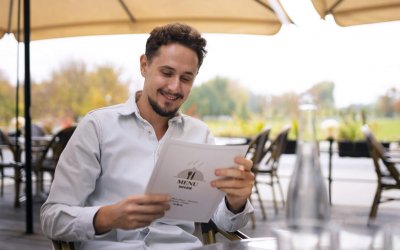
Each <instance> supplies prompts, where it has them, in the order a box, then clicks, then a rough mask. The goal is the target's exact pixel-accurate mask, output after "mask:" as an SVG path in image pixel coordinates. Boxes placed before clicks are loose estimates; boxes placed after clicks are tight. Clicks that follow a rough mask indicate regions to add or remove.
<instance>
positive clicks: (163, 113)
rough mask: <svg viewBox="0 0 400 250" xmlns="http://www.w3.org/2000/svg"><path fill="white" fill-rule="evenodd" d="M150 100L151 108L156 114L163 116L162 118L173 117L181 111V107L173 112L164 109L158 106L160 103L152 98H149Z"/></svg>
mask: <svg viewBox="0 0 400 250" xmlns="http://www.w3.org/2000/svg"><path fill="white" fill-rule="evenodd" d="M148 100H149V103H150V106H151V108H152V109H153V110H154V112H156V114H158V115H159V116H162V117H173V116H175V114H176V113H177V112H178V110H179V107H177V108H175V109H173V110H167V109H163V108H162V107H160V105H158V103H157V102H156V101H154V100H153V99H151V98H150V96H149V97H148Z"/></svg>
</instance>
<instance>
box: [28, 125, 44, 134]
mask: <svg viewBox="0 0 400 250" xmlns="http://www.w3.org/2000/svg"><path fill="white" fill-rule="evenodd" d="M31 135H32V136H44V135H45V132H44V130H43V129H42V128H41V127H40V126H39V125H37V124H32V125H31Z"/></svg>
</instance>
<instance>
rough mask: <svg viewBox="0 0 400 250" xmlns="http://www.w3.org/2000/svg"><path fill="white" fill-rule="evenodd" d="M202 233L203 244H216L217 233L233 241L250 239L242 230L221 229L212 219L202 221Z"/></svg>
mask: <svg viewBox="0 0 400 250" xmlns="http://www.w3.org/2000/svg"><path fill="white" fill-rule="evenodd" d="M200 226H201V233H202V236H203V244H204V245H208V244H214V243H216V242H217V238H216V235H217V234H220V235H222V236H223V237H224V238H226V239H228V240H230V241H233V240H243V239H249V236H247V235H246V234H244V233H242V232H241V231H234V232H227V231H225V230H222V229H220V228H219V227H218V226H217V225H216V224H215V223H214V222H213V221H212V220H210V221H209V222H207V223H200Z"/></svg>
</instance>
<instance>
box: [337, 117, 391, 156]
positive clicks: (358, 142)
mask: <svg viewBox="0 0 400 250" xmlns="http://www.w3.org/2000/svg"><path fill="white" fill-rule="evenodd" d="M362 120H363V122H358V121H357V120H356V119H355V116H353V118H352V119H344V120H343V122H342V123H341V124H340V125H339V131H338V142H337V143H338V153H339V156H343V157H370V154H369V148H368V146H367V143H366V141H365V137H364V135H363V134H362V132H361V126H362V124H364V123H365V122H366V119H365V114H364V113H362ZM371 127H375V130H376V126H371ZM382 145H383V146H384V147H386V148H388V147H389V142H383V143H382Z"/></svg>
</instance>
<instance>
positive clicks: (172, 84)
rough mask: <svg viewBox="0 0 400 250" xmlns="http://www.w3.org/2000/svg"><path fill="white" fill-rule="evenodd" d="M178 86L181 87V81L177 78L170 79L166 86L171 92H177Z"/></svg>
mask: <svg viewBox="0 0 400 250" xmlns="http://www.w3.org/2000/svg"><path fill="white" fill-rule="evenodd" d="M180 86H181V80H180V79H179V77H174V78H172V79H171V81H170V82H169V84H168V88H169V89H171V90H178V89H179V88H180Z"/></svg>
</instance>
